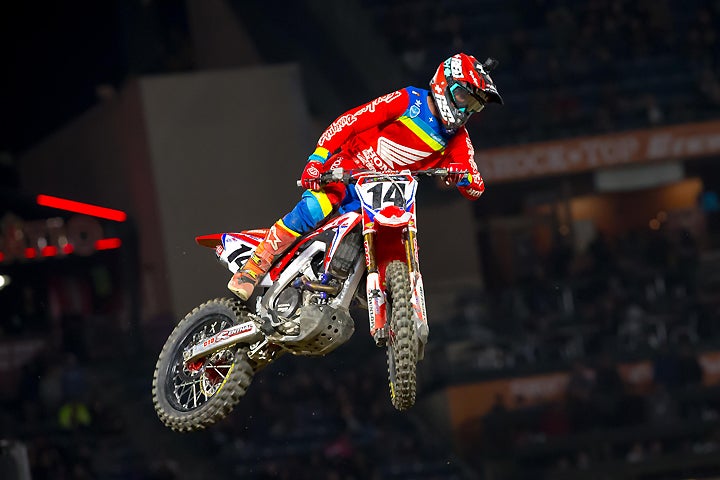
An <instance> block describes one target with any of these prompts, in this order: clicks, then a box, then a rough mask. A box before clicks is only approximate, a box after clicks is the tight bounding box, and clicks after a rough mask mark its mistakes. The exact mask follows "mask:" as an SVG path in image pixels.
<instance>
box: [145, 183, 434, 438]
mask: <svg viewBox="0 0 720 480" xmlns="http://www.w3.org/2000/svg"><path fill="white" fill-rule="evenodd" d="M419 175H427V176H441V177H444V176H446V175H447V170H446V169H431V170H424V171H418V172H412V173H411V172H410V171H401V172H390V173H379V172H371V171H355V172H346V171H343V170H342V169H335V170H333V171H330V172H328V173H325V174H323V176H322V177H321V182H323V183H328V182H334V181H342V182H345V183H346V184H354V188H355V191H356V192H357V196H358V198H359V200H360V205H361V208H360V209H359V211H349V212H346V213H342V214H339V215H336V216H334V217H331V218H330V219H329V220H328V221H326V222H325V223H323V224H322V225H321V226H319V227H318V228H316V229H315V230H314V231H312V232H310V233H308V234H306V235H304V236H302V237H300V238H299V239H298V240H297V241H296V242H295V244H293V246H292V247H291V248H290V249H288V250H287V251H286V253H285V254H283V255H282V256H281V257H280V258H279V259H277V260H276V262H275V263H274V264H273V266H272V267H271V269H270V271H269V272H268V273H267V274H266V275H265V276H264V277H263V278H262V279H261V280H260V282H259V284H258V287H257V288H256V289H255V292H254V293H253V296H251V297H250V299H248V301H247V302H245V303H243V302H241V301H239V300H238V299H234V298H233V299H230V298H217V299H213V300H210V301H208V302H205V303H204V304H202V305H200V306H198V307H197V308H195V309H194V310H192V311H191V312H190V313H188V314H187V315H186V316H185V318H184V319H182V320H181V321H180V322H179V323H178V324H177V326H176V327H175V329H174V330H173V332H172V333H171V334H170V336H169V338H168V339H167V341H166V342H165V345H164V347H163V349H162V351H161V353H160V355H159V358H158V361H157V364H156V367H155V373H154V376H153V386H152V395H153V403H154V406H155V410H156V412H157V414H158V416H159V418H160V420H161V421H162V422H163V423H164V424H165V425H166V426H168V427H170V428H171V429H173V430H176V431H192V430H199V429H202V428H205V427H207V426H209V425H212V424H213V423H215V422H217V421H218V420H221V419H222V418H224V417H225V416H227V415H228V414H229V413H230V412H231V410H232V409H233V408H234V407H235V405H236V404H237V403H238V402H239V401H240V399H241V397H243V395H245V393H246V391H247V389H248V387H249V386H250V383H251V381H252V379H253V376H254V375H255V374H256V373H257V372H259V371H260V370H261V369H262V368H264V367H265V366H267V365H268V364H270V363H271V362H273V361H275V360H277V359H278V358H279V357H280V356H282V355H283V354H286V353H291V354H293V355H306V356H322V355H327V354H328V353H330V352H332V351H333V350H335V349H336V348H338V347H339V346H340V345H342V344H343V343H345V342H346V341H347V340H348V339H349V338H350V336H351V335H352V334H353V332H354V322H353V319H352V317H351V315H350V307H351V305H352V306H359V307H360V308H366V309H367V311H368V317H369V323H370V334H371V335H372V338H373V339H374V341H375V343H376V345H378V346H380V347H386V348H387V364H388V377H389V381H390V398H391V401H392V404H393V406H394V407H395V408H397V409H398V410H406V409H408V408H410V407H412V406H413V405H414V403H415V395H416V365H417V362H418V361H419V360H421V359H422V358H423V356H424V349H425V344H426V343H427V338H428V333H429V329H428V325H427V314H426V310H425V297H424V291H423V282H422V276H421V274H420V269H419V263H418V253H417V252H418V247H417V239H416V234H417V226H416V215H415V194H416V191H417V187H418V179H417V177H418V176H419ZM267 231H268V230H267V229H257V230H247V231H243V232H240V233H222V234H213V235H204V236H199V237H196V241H197V243H198V244H200V245H202V246H206V247H212V248H214V249H215V254H216V257H217V259H218V260H219V261H220V262H221V263H222V264H224V265H225V266H226V267H227V268H228V269H229V270H230V271H231V272H233V273H235V272H237V271H238V270H239V269H240V268H241V267H242V266H243V264H244V263H245V261H246V260H247V259H248V258H249V257H250V255H251V254H252V252H253V251H254V250H255V248H256V247H257V245H258V244H259V243H260V242H261V241H262V239H263V238H265V234H266V233H267ZM363 283H364V285H363Z"/></svg>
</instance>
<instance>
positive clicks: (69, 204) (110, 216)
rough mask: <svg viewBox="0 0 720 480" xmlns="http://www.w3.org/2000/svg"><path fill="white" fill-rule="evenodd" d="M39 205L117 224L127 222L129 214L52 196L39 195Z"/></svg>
mask: <svg viewBox="0 0 720 480" xmlns="http://www.w3.org/2000/svg"><path fill="white" fill-rule="evenodd" d="M37 204H38V205H41V206H43V207H51V208H57V209H59V210H66V211H68V212H75V213H81V214H83V215H90V216H91V217H98V218H105V219H107V220H114V221H116V222H124V221H125V220H127V214H126V213H125V212H123V211H121V210H114V209H112V208H105V207H99V206H97V205H90V204H89V203H82V202H76V201H74V200H67V199H65V198H58V197H51V196H50V195H38V196H37Z"/></svg>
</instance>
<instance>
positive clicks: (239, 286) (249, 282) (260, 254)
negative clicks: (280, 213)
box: [228, 220, 299, 301]
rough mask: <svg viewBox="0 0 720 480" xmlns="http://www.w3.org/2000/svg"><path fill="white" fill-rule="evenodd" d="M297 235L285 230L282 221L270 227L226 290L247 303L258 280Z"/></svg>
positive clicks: (287, 229)
mask: <svg viewBox="0 0 720 480" xmlns="http://www.w3.org/2000/svg"><path fill="white" fill-rule="evenodd" d="M298 236H299V234H297V233H295V232H293V231H292V230H290V229H289V228H287V227H286V226H285V225H284V224H283V222H282V220H278V221H277V222H275V225H273V226H272V227H270V230H269V231H268V233H267V235H266V236H265V240H263V241H262V242H260V245H258V246H257V248H256V249H255V252H254V253H253V254H252V256H251V257H250V258H249V259H248V260H247V262H245V265H243V267H242V268H241V269H240V270H238V272H237V273H236V274H235V275H233V277H232V278H231V279H230V282H228V289H230V291H231V292H233V293H234V294H235V295H237V296H238V297H240V300H243V301H247V299H248V298H250V295H252V293H253V290H255V286H256V285H257V283H258V281H259V280H260V278H262V277H263V275H265V274H266V273H267V272H268V270H270V266H271V265H272V264H273V262H275V260H277V258H278V257H279V256H280V255H282V254H283V253H285V251H286V250H287V249H288V248H289V247H290V245H292V244H293V243H294V242H295V240H296V239H297V238H298Z"/></svg>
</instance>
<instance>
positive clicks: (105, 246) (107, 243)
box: [95, 238, 122, 250]
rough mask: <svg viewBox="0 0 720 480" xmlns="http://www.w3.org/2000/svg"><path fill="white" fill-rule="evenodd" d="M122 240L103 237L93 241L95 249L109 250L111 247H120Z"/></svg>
mask: <svg viewBox="0 0 720 480" xmlns="http://www.w3.org/2000/svg"><path fill="white" fill-rule="evenodd" d="M120 245H122V241H120V239H119V238H103V239H102V240H98V241H97V242H95V250H111V249H113V248H120Z"/></svg>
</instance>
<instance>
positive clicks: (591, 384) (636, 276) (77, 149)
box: [0, 0, 720, 480]
mask: <svg viewBox="0 0 720 480" xmlns="http://www.w3.org/2000/svg"><path fill="white" fill-rule="evenodd" d="M16 3H17V4H13V5H8V6H4V7H3V10H4V12H3V14H2V15H0V18H1V19H2V20H0V22H2V28H1V29H0V31H1V32H2V34H1V35H2V38H0V45H2V47H1V48H2V54H3V55H2V58H4V59H5V68H4V73H3V78H2V82H3V83H2V89H1V90H0V91H1V92H2V93H1V97H0V98H1V100H0V101H1V102H2V103H1V104H0V111H2V113H3V115H2V117H3V121H2V124H0V151H2V152H3V153H2V155H0V192H1V193H2V195H1V196H0V198H1V199H2V202H1V203H0V252H2V253H0V275H2V277H0V278H2V279H3V282H4V286H3V287H2V288H0V371H1V372H2V373H1V374H0V383H1V385H0V387H1V388H0V401H1V402H2V406H3V408H2V409H0V439H1V440H2V442H1V443H0V448H2V451H1V455H0V472H1V473H2V477H3V478H26V477H27V475H25V473H28V472H29V473H30V474H31V475H32V477H31V478H33V479H45V478H47V479H60V478H71V479H89V478H98V479H160V478H163V479H164V478H168V479H170V478H173V479H174V478H176V479H195V478H208V477H210V476H217V475H222V476H225V477H227V478H249V479H255V478H257V479H260V478H293V479H301V478H313V479H315V478H343V479H346V478H357V479H365V478H382V479H386V478H387V479H398V480H400V479H487V480H494V479H516V478H517V479H523V478H553V479H556V478H583V479H586V478H598V479H605V478H608V479H621V478H627V479H666V478H667V479H675V478H716V477H720V460H718V458H719V457H718V455H717V452H718V449H719V448H720V429H719V427H720V417H719V414H720V392H719V391H718V389H719V388H720V387H718V385H719V383H720V373H719V372H720V357H719V356H718V353H717V352H718V343H719V342H718V339H719V336H720V330H718V326H717V321H718V306H719V305H720V297H719V293H720V292H719V290H718V276H717V275H718V274H717V271H718V268H717V267H718V263H719V262H720V257H718V253H717V252H718V246H719V245H720V241H719V239H718V233H719V232H720V225H719V224H718V215H719V213H718V211H719V210H720V205H719V204H718V196H717V195H718V194H717V192H718V189H719V188H720V186H719V183H720V175H718V172H717V170H718V169H717V167H716V166H715V163H716V157H717V156H718V154H719V153H720V123H719V122H718V114H719V113H720V83H719V82H720V79H719V78H718V59H717V52H718V51H719V50H718V49H717V35H718V19H719V18H720V17H719V15H720V5H718V4H717V2H713V1H709V0H708V1H702V0H692V1H683V2H680V1H677V0H659V1H649V0H648V1H626V0H615V1H601V0H590V1H587V2H570V1H544V0H526V1H521V0H513V1H500V0H476V1H462V0H459V1H441V2H438V1H421V0H416V1H412V2H411V1H391V2H381V1H377V0H352V1H346V2H332V1H329V0H312V1H305V2H278V3H277V4H273V5H269V4H267V3H261V2H249V1H239V0H187V1H185V2H178V1H170V0H164V1H162V0H154V1H153V0H144V1H140V0H131V1H123V2H121V1H109V2H90V1H80V2H75V3H74V4H73V6H68V5H46V4H41V5H36V4H30V3H28V2H22V3H21V2H16ZM457 51H465V52H468V53H472V54H475V55H477V56H478V57H479V58H481V59H483V58H485V57H486V56H494V57H496V58H498V59H499V60H500V67H499V68H498V69H497V71H496V72H494V74H493V78H494V80H495V81H496V83H497V84H498V86H499V89H500V91H501V92H502V94H503V96H504V98H505V100H506V105H505V106H504V107H502V108H490V107H489V108H488V109H486V111H485V112H483V113H482V114H481V115H478V116H476V117H474V118H473V119H472V120H471V122H470V124H469V129H470V133H471V137H472V138H473V141H474V143H475V145H476V153H477V159H478V163H479V165H480V169H481V171H482V172H483V173H484V176H485V179H486V182H487V186H488V190H487V192H486V195H485V196H483V198H482V199H481V200H480V201H478V202H476V203H475V204H470V203H469V202H466V201H464V200H463V199H462V198H460V197H459V196H458V195H457V194H456V193H455V192H453V191H448V190H444V189H442V188H441V187H440V186H437V185H434V184H427V183H425V184H424V185H422V190H421V198H420V200H419V202H420V205H419V209H420V221H421V237H420V244H421V249H422V250H421V259H422V264H423V271H424V274H425V275H424V276H425V279H426V287H427V296H428V309H429V312H430V317H431V340H430V349H429V351H428V354H427V358H426V360H425V361H423V362H422V363H421V364H420V368H419V375H420V378H419V382H420V385H419V387H420V388H419V397H418V404H417V406H416V408H414V409H413V411H412V412H410V413H409V414H400V413H397V412H394V411H393V410H392V407H391V406H390V402H389V399H388V393H387V386H386V372H385V358H384V352H383V351H382V350H378V349H375V348H374V347H373V346H372V345H371V341H370V339H369V337H368V336H367V335H365V334H364V333H365V331H366V330H365V329H366V326H365V325H366V324H365V322H366V321H365V319H364V318H362V317H360V318H358V326H357V329H356V334H355V335H354V337H353V338H352V339H351V341H350V342H349V343H348V344H346V345H345V346H344V347H343V348H341V349H340V350H338V351H336V352H334V353H333V354H332V355H330V356H328V357H326V358H322V359H302V358H284V359H283V360H282V361H280V362H279V363H278V364H277V365H275V366H273V367H272V368H270V369H268V370H267V371H264V372H263V373H262V374H260V375H258V376H257V377H256V379H255V382H254V383H253V385H252V388H251V389H250V391H249V393H248V395H247V397H246V398H245V399H244V400H243V402H242V403H241V405H240V406H239V407H238V408H237V409H236V412H235V413H234V414H233V415H232V416H231V417H230V418H229V419H228V420H227V421H226V422H223V423H222V424H220V425H218V426H216V427H215V428H212V429H210V430H208V431H206V432H201V433H195V434H189V435H177V434H173V433H172V432H170V431H169V430H167V429H164V428H163V427H162V426H161V425H160V424H159V421H158V420H157V419H156V417H155V415H154V412H153V410H152V404H151V401H150V387H149V384H150V379H151V374H152V368H153V365H154V361H155V358H156V356H157V353H158V351H159V348H160V346H161V345H162V342H163V341H164V338H165V336H166V335H167V334H168V333H169V331H170V330H171V328H172V326H173V324H174V323H175V322H176V321H177V319H178V317H179V316H182V315H183V314H184V313H185V312H186V311H188V310H189V309H190V308H192V307H193V306H194V305H196V304H198V303H200V302H202V301H203V300H205V299H207V298H211V297H215V296H221V295H225V291H224V283H225V281H226V277H227V273H226V272H224V271H223V270H222V269H221V268H219V267H218V265H217V264H215V263H214V262H213V261H212V257H211V256H210V255H211V254H210V253H209V252H208V251H203V250H202V249H200V248H199V247H196V246H195V245H194V242H193V238H194V236H195V235H197V234H202V233H211V232H216V231H231V230H238V229H243V228H248V227H254V226H260V225H267V224H269V223H270V222H272V221H274V220H275V219H276V217H277V216H279V215H280V214H282V213H284V212H285V211H286V210H287V209H288V208H289V207H290V206H291V205H292V204H293V203H294V202H295V200H296V198H297V196H298V194H299V191H297V190H296V189H295V188H294V187H293V185H294V181H295V178H296V177H297V176H298V175H299V172H300V168H301V166H302V163H303V162H304V159H305V158H306V156H307V154H308V152H309V151H310V150H311V149H312V145H314V142H315V140H316V138H317V136H318V135H319V133H320V132H321V131H322V129H323V128H324V127H325V126H326V125H327V124H328V123H329V122H330V121H332V120H333V119H334V118H335V117H336V116H337V115H338V114H340V113H342V112H343V111H344V110H346V109H348V108H351V107H353V106H355V105H357V104H360V103H362V102H364V101H367V100H369V99H371V98H373V97H375V96H377V95H380V94H383V93H387V92H388V91H391V90H394V89H396V88H399V87H401V86H404V85H408V84H413V85H417V86H421V87H422V86H425V85H426V82H427V80H428V78H429V77H430V75H431V74H432V73H433V72H434V69H435V68H436V67H437V64H438V63H439V62H440V61H441V60H443V59H444V58H446V57H447V56H448V55H450V54H452V53H455V52H457ZM279 165H282V166H283V167H282V168H278V166H279ZM271 184H272V185H275V187H274V188H273V193H272V195H271V196H268V194H267V192H266V187H267V186H268V185H271ZM39 195H45V196H51V197H53V198H55V197H57V198H63V199H71V200H75V201H79V202H84V203H87V204H92V205H98V206H103V207H107V208H110V209H113V211H115V212H120V213H124V214H126V217H123V216H122V215H120V216H119V217H118V216H111V218H104V217H97V216H96V215H97V212H90V213H92V214H89V215H88V214H86V213H88V212H86V213H72V212H68V211H66V210H63V209H60V208H57V207H58V204H57V203H53V202H52V201H49V200H48V197H39ZM239 198H250V199H252V202H251V205H252V207H251V208H250V207H246V206H244V205H243V203H242V202H241V201H239V200H238V199H239ZM103 213H107V212H102V211H101V212H100V214H101V215H102V214H103ZM450 238H452V241H451V240H450ZM450 242H452V243H450ZM68 245H73V247H72V249H71V248H70V247H68ZM18 458H20V459H22V458H26V459H27V462H26V463H25V465H26V467H27V468H26V469H25V473H23V470H22V469H19V468H18V464H22V463H23V462H20V463H18V461H17V459H18ZM23 475H25V477H24V476H23Z"/></svg>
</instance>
